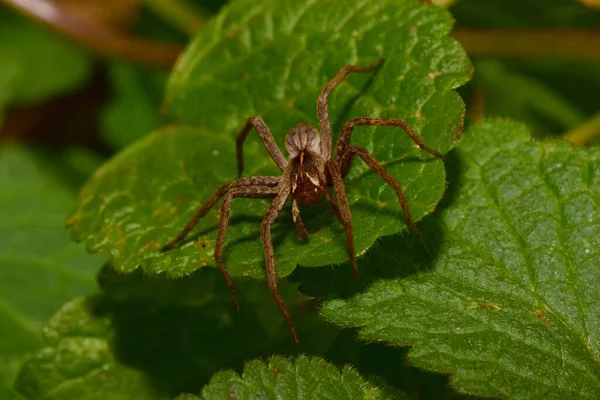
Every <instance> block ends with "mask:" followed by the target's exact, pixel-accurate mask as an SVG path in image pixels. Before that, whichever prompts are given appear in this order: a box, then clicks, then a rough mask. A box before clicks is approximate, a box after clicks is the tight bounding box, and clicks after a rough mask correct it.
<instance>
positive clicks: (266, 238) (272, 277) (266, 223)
mask: <svg viewBox="0 0 600 400" xmlns="http://www.w3.org/2000/svg"><path fill="white" fill-rule="evenodd" d="M289 198H290V188H289V187H288V186H287V185H282V186H281V187H280V188H279V194H277V197H275V199H274V200H273V202H272V203H271V205H270V206H269V209H268V211H267V214H266V215H265V218H264V219H263V222H262V235H261V236H262V242H263V247H264V250H265V269H266V271H267V282H268V283H269V289H270V290H271V295H272V296H273V299H274V300H275V303H277V306H278V307H279V311H281V314H283V318H284V319H285V322H286V323H287V324H288V327H289V328H290V333H291V334H292V338H293V339H294V342H296V344H297V343H298V336H297V335H296V330H295V329H294V325H293V324H292V318H291V317H290V314H289V312H288V310H287V308H286V307H285V304H284V303H283V299H282V298H281V295H280V294H279V291H278V290H277V271H276V270H275V252H274V251H273V241H272V240H271V225H273V222H275V219H276V218H277V216H278V215H279V213H280V212H281V210H282V209H283V206H284V205H285V203H286V201H287V200H288V199H289Z"/></svg>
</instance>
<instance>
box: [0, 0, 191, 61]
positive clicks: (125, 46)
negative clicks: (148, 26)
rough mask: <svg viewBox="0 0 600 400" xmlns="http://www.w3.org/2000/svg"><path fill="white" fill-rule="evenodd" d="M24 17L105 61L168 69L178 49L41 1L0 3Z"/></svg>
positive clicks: (16, 0)
mask: <svg viewBox="0 0 600 400" xmlns="http://www.w3.org/2000/svg"><path fill="white" fill-rule="evenodd" d="M0 1H1V2H3V3H4V4H6V5H7V6H9V7H10V8H12V9H14V10H16V11H18V12H19V13H21V14H23V15H24V16H26V17H27V18H30V19H32V20H34V21H37V22H39V23H42V24H44V25H46V26H48V27H50V28H52V29H53V30H55V31H57V32H59V33H61V34H63V35H66V36H68V37H70V38H71V39H73V40H75V41H77V42H79V43H81V44H83V45H85V46H87V47H90V48H92V49H93V50H94V51H96V52H97V53H99V54H101V55H103V56H105V57H109V58H121V59H125V60H129V61H134V62H137V63H140V64H146V65H152V66H156V67H171V66H172V65H173V64H174V63H175V60H176V59H177V57H178V55H179V53H180V52H181V51H182V48H181V47H180V46H178V45H175V44H168V43H161V42H155V41H151V40H147V39H143V38H139V37H135V36H129V35H126V34H121V33H118V32H115V31H112V30H110V29H107V28H106V27H104V26H102V25H100V24H97V23H95V22H93V21H90V20H89V19H86V18H84V17H82V16H80V15H77V14H75V13H73V12H70V11H69V10H67V9H65V8H63V7H60V6H58V5H57V4H55V3H54V2H52V1H43V0H0Z"/></svg>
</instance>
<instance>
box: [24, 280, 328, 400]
mask: <svg viewBox="0 0 600 400" xmlns="http://www.w3.org/2000/svg"><path fill="white" fill-rule="evenodd" d="M100 276H101V278H100V282H101V286H102V287H103V289H104V293H103V294H102V295H97V296H91V297H88V298H80V299H76V300H73V301H71V302H70V303H68V304H66V305H65V306H64V307H63V308H62V309H61V310H60V311H59V312H57V313H56V314H55V315H54V316H53V317H52V318H51V319H50V321H49V322H48V324H47V325H46V327H45V328H44V341H45V347H44V348H42V349H41V350H40V351H39V352H38V353H37V354H36V355H34V356H33V357H31V358H30V359H29V360H27V361H26V362H25V363H24V364H23V366H22V368H21V371H20V372H19V375H18V378H17V383H16V388H17V389H18V390H19V393H20V394H21V395H23V396H25V397H27V398H31V399H38V398H43V399H69V398H77V399H108V398H110V399H113V398H114V399H131V398H143V399H148V400H152V399H163V398H173V397H175V396H176V395H178V394H180V393H182V392H191V393H197V392H199V391H200V390H201V388H202V386H203V385H204V384H206V383H207V382H208V381H209V379H210V377H211V376H212V375H213V374H214V373H216V372H217V371H219V370H222V369H225V368H236V369H241V368H242V366H243V362H244V361H246V360H248V359H253V358H256V357H260V356H262V355H264V354H271V353H272V352H276V353H278V354H288V355H292V354H297V352H298V350H299V349H298V346H297V345H296V344H295V343H293V342H292V341H291V340H290V338H289V333H288V327H287V325H286V323H285V321H283V319H282V318H281V317H280V313H279V309H278V308H277V306H276V305H275V304H274V303H273V301H272V299H271V296H270V293H269V291H268V290H266V289H265V283H264V282H259V281H254V280H249V281H246V282H244V283H245V284H243V285H238V286H239V287H238V291H239V294H240V301H241V303H242V304H243V306H242V307H241V308H240V311H239V312H236V311H234V310H233V307H232V306H231V297H230V295H229V292H228V290H227V289H226V288H223V286H224V284H223V282H222V277H221V275H220V274H219V272H218V271H217V270H216V269H212V268H210V269H203V270H201V271H198V272H197V273H195V274H192V275H191V277H190V278H182V279H168V278H166V277H164V276H162V277H159V278H150V277H148V276H147V275H144V274H142V273H134V274H125V275H119V274H118V273H117V272H116V271H114V270H113V269H111V268H105V269H104V270H103V272H102V273H101V275H100ZM280 286H281V287H280V289H281V293H282V295H283V296H284V298H285V299H286V301H287V302H288V304H295V306H293V307H291V308H290V312H291V313H292V316H293V318H294V321H295V322H296V326H297V328H298V330H299V334H300V335H301V337H302V338H303V341H302V344H301V347H300V349H301V351H306V352H311V353H321V352H323V350H324V349H327V348H328V347H329V346H330V344H331V343H332V342H333V341H334V340H335V339H336V337H337V335H338V334H339V329H337V328H335V327H333V326H332V325H330V324H327V323H326V322H325V321H324V320H323V319H322V318H320V317H319V316H318V314H317V313H316V309H315V308H314V307H312V308H313V312H307V307H306V306H307V304H300V300H301V299H302V298H303V297H304V296H301V295H300V294H299V293H298V291H297V289H296V287H295V285H292V284H290V283H283V282H282V285H280ZM217 287H219V288H221V290H219V289H217ZM177 293H179V296H177V295H176V294H177ZM291 300H295V301H291ZM300 306H302V307H300ZM311 332H319V335H311V334H310V333H311ZM241 337H243V340H240V338H241Z"/></svg>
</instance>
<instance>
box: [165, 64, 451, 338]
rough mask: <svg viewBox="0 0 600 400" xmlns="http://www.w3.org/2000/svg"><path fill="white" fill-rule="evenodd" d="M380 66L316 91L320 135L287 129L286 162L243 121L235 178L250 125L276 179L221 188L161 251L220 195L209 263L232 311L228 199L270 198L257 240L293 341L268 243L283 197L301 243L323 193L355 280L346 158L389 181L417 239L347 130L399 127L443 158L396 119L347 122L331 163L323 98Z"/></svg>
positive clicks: (263, 132)
mask: <svg viewBox="0 0 600 400" xmlns="http://www.w3.org/2000/svg"><path fill="white" fill-rule="evenodd" d="M382 62H383V59H382V60H379V61H378V62H377V63H376V64H375V65H372V66H369V67H360V66H353V65H348V66H345V67H344V68H342V69H341V71H339V72H338V73H337V74H336V75H335V77H334V78H333V79H332V80H331V81H330V82H329V83H328V84H327V85H326V86H325V87H324V88H323V90H321V94H320V95H319V98H318V99H317V115H318V118H319V127H320V131H319V130H317V129H316V128H315V127H314V126H312V125H310V124H307V123H298V124H296V125H294V126H293V127H292V129H290V130H289V132H288V133H287V135H286V138H285V149H286V150H287V152H288V154H289V161H288V160H286V159H285V157H284V156H283V154H282V153H281V151H280V150H279V148H278V147H277V144H276V143H275V140H274V139H273V136H272V135H271V132H270V130H269V128H268V127H267V125H266V124H265V123H264V121H263V120H262V119H261V118H260V117H252V118H249V119H248V121H246V125H244V128H243V129H242V130H241V131H240V133H239V134H238V137H237V141H236V150H237V164H238V176H241V174H242V170H243V149H242V147H243V143H244V139H245V138H246V136H247V135H248V133H249V132H250V129H252V128H253V127H254V128H255V129H256V130H257V131H258V134H259V135H260V138H261V140H262V141H263V143H264V145H265V147H266V149H267V151H268V152H269V155H270V156H271V158H272V159H273V161H274V162H275V164H277V166H278V167H279V168H281V170H282V171H283V174H282V175H281V176H252V177H248V178H241V177H240V178H238V179H236V180H235V181H233V182H231V183H228V184H226V185H223V186H221V187H220V188H219V189H218V190H217V192H216V193H215V194H214V195H213V197H212V198H211V199H210V200H208V201H207V202H206V203H205V204H204V205H203V206H202V207H201V208H200V210H199V211H198V212H197V213H196V215H194V217H193V218H192V219H191V220H190V222H189V223H188V224H187V225H186V227H185V228H184V229H183V230H182V231H181V233H180V234H179V235H178V236H177V237H176V238H175V239H173V240H172V241H171V242H169V243H168V244H167V245H166V246H164V247H163V249H162V250H163V251H166V250H168V249H170V248H172V247H173V246H174V245H176V244H177V243H179V242H180V241H181V240H183V238H185V236H186V235H187V234H188V233H189V232H190V230H192V228H193V227H194V225H196V223H197V222H198V220H199V219H200V218H202V217H204V216H205V215H206V214H207V213H208V211H209V210H210V209H211V208H212V207H213V206H214V205H215V204H216V203H217V201H219V199H220V198H221V197H223V196H224V197H225V199H224V200H223V204H222V205H221V218H220V221H219V231H218V233H217V243H216V246H215V253H214V254H215V261H216V262H217V266H218V267H219V270H220V271H221V274H222V275H223V278H225V281H226V282H227V286H228V287H229V291H230V292H231V296H232V298H233V304H234V307H235V308H236V309H238V307H239V306H238V300H237V295H236V293H235V288H234V286H233V281H232V280H231V277H230V276H229V274H228V273H227V269H225V264H223V259H222V254H223V245H224V243H225V235H226V232H227V225H228V223H229V213H230V211H231V207H230V204H231V199H232V198H234V197H247V198H274V200H273V201H272V202H271V205H270V206H269V209H268V211H267V213H266V215H265V217H264V219H263V222H262V235H261V236H262V242H263V247H264V251H265V267H266V272H267V280H268V283H269V289H270V290H271V294H272V296H273V299H275V302H276V303H277V306H279V310H280V311H281V313H282V314H283V317H284V318H285V321H286V322H287V324H288V326H289V329H290V332H291V334H292V337H293V339H294V341H295V342H296V343H298V337H297V336H296V332H295V330H294V326H293V324H292V320H291V318H290V315H289V313H288V311H287V309H286V307H285V304H284V303H283V300H282V299H281V296H280V295H279V292H278V291H277V273H276V271H275V254H274V252H273V244H272V243H271V225H272V224H273V222H274V221H275V219H276V218H277V215H278V214H279V213H280V211H281V210H282V209H283V207H284V205H285V203H286V202H287V201H288V200H289V198H290V197H291V198H293V203H292V216H293V219H294V223H295V224H296V230H297V232H298V234H299V235H300V237H301V238H302V239H303V240H308V232H307V231H306V228H305V227H304V224H303V223H302V219H301V218H300V208H299V204H308V203H314V202H318V201H320V200H321V198H322V196H323V194H325V197H326V198H327V200H328V202H329V203H330V204H331V206H332V207H333V210H334V213H335V214H336V216H337V218H338V219H339V220H340V222H341V223H342V224H343V225H344V227H345V228H346V236H347V241H348V253H349V255H350V261H351V262H352V268H353V269H354V273H355V275H356V276H357V277H358V267H357V265H356V259H355V254H354V236H353V233H352V217H351V214H350V207H349V205H348V199H347V198H346V192H345V189H344V183H343V178H344V176H345V175H346V173H347V172H348V169H349V168H350V165H351V163H352V160H353V159H354V157H355V156H358V157H360V158H361V159H362V160H363V161H364V162H365V163H366V164H367V165H368V166H369V167H371V168H372V169H373V170H374V171H375V172H376V173H377V174H378V175H379V176H381V178H383V179H384V180H385V181H386V182H387V183H389V184H390V185H391V186H392V187H393V188H394V190H395V191H396V194H397V196H398V200H399V201H400V204H401V205H402V210H403V211H404V215H405V216H406V219H407V221H408V224H409V226H410V228H411V230H412V231H413V232H414V233H415V235H416V236H417V237H419V231H418V230H417V228H416V226H415V224H414V222H413V219H412V216H411V214H410V210H409V209H408V205H407V204H406V199H405V198H404V193H403V192H402V188H401V187H400V183H398V181H397V180H396V179H395V178H394V177H393V176H392V175H391V174H390V173H389V172H387V171H386V170H385V169H383V167H382V166H381V165H379V163H378V162H377V161H375V159H374V158H373V157H372V156H371V155H370V154H369V153H368V152H367V150H365V149H364V148H362V147H358V146H350V145H349V144H350V136H351V133H352V128H354V127H355V126H358V125H371V126H399V127H401V128H402V129H404V131H405V132H406V133H407V134H408V135H409V136H410V137H411V138H412V139H413V140H414V141H415V143H417V145H419V147H420V148H422V149H423V150H425V151H427V152H429V153H431V154H433V155H434V156H436V157H438V158H441V159H443V158H444V157H443V155H441V154H440V153H438V152H437V151H435V150H432V149H430V148H429V147H427V145H425V143H424V142H423V140H422V139H421V138H420V137H419V136H418V135H417V134H416V133H415V132H414V131H413V130H412V129H411V127H410V126H409V125H408V124H407V123H406V122H404V121H403V120H401V119H398V118H368V117H365V118H356V119H353V120H351V121H350V122H347V123H346V124H345V125H344V128H343V129H342V133H341V134H340V137H339V139H338V141H337V144H336V150H335V157H334V158H333V160H332V159H331V150H332V148H331V147H332V146H331V145H332V139H331V123H330V121H329V112H328V107H327V96H328V95H329V93H330V92H331V91H332V90H333V89H334V88H335V87H336V86H337V85H338V84H339V83H340V82H341V81H342V80H343V79H344V77H345V76H346V75H348V74H349V73H350V72H368V71H372V70H374V69H376V68H377V67H379V66H380V65H381V63H382ZM332 185H333V189H334V191H335V195H336V197H337V203H338V204H336V200H335V198H334V197H333V196H332V194H331V192H330V190H329V188H330V187H331V186H332Z"/></svg>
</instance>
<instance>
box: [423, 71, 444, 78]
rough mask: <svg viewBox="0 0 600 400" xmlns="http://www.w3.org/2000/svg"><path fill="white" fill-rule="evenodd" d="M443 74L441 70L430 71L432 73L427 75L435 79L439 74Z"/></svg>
mask: <svg viewBox="0 0 600 400" xmlns="http://www.w3.org/2000/svg"><path fill="white" fill-rule="evenodd" d="M441 74H442V73H441V72H439V71H436V72H430V73H429V74H428V75H427V77H428V78H429V79H435V78H437V77H438V76H440V75H441Z"/></svg>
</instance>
